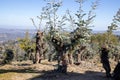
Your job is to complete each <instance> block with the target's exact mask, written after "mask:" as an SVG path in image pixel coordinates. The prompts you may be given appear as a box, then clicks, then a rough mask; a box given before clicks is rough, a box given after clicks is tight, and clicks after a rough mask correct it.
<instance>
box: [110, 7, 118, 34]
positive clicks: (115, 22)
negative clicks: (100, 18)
mask: <svg viewBox="0 0 120 80" xmlns="http://www.w3.org/2000/svg"><path fill="white" fill-rule="evenodd" d="M119 26H120V9H119V10H118V11H117V13H116V15H115V16H114V19H113V22H112V23H111V25H110V26H108V32H112V31H113V30H117V29H118V27H119Z"/></svg>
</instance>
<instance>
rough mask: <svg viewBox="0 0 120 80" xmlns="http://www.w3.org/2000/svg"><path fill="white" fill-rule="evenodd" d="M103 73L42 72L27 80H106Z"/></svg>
mask: <svg viewBox="0 0 120 80" xmlns="http://www.w3.org/2000/svg"><path fill="white" fill-rule="evenodd" d="M104 75H105V74H104V73H101V72H94V71H86V72H85V73H75V72H68V73H67V74H64V73H58V72H55V71H44V72H43V74H41V75H39V76H36V77H34V78H31V79H29V80H108V79H107V78H106V77H105V76H104Z"/></svg>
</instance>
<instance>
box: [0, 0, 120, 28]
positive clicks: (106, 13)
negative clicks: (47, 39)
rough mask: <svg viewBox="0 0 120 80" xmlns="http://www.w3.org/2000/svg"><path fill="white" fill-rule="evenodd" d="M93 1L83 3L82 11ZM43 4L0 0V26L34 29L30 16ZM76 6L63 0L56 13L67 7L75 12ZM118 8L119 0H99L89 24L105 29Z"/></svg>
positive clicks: (39, 0) (40, 1)
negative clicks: (92, 19)
mask: <svg viewBox="0 0 120 80" xmlns="http://www.w3.org/2000/svg"><path fill="white" fill-rule="evenodd" d="M94 1H95V0H87V1H86V2H85V4H83V8H84V11H88V10H90V5H91V3H92V2H94ZM45 4H46V3H45V2H44V0H0V28H12V29H35V27H33V24H32V21H31V20H30V18H34V19H35V20H36V16H39V15H40V14H41V10H42V7H44V6H45ZM78 8H79V4H78V3H76V2H75V0H63V5H62V7H60V9H59V12H58V14H59V16H62V15H63V14H64V13H65V12H66V10H68V9H69V10H70V12H71V13H73V14H75V13H76V11H77V10H78ZM118 9H120V0H99V5H98V7H97V9H96V10H95V13H96V17H95V19H94V21H93V23H92V24H91V25H93V26H94V27H93V28H92V29H93V30H106V29H107V26H109V25H110V24H111V22H112V19H113V16H115V14H116V12H117V11H118Z"/></svg>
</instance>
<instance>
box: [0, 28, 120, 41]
mask: <svg viewBox="0 0 120 80" xmlns="http://www.w3.org/2000/svg"><path fill="white" fill-rule="evenodd" d="M26 31H29V35H30V37H31V38H32V37H34V36H35V32H36V30H34V29H30V30H25V29H5V28H0V42H3V41H7V40H16V39H17V38H23V37H24V36H25V33H26ZM104 32H105V31H93V33H94V34H96V33H104ZM114 34H115V35H118V36H120V31H115V32H114Z"/></svg>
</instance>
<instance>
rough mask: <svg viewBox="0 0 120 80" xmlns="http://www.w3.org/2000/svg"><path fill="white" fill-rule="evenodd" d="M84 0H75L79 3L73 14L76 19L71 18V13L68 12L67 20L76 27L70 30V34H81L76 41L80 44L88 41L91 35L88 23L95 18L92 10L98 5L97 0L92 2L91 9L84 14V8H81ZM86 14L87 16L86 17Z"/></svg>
mask: <svg viewBox="0 0 120 80" xmlns="http://www.w3.org/2000/svg"><path fill="white" fill-rule="evenodd" d="M85 1H86V0H77V1H76V2H77V3H78V4H79V9H78V11H77V13H76V14H75V16H76V18H77V19H76V20H75V19H73V17H72V16H71V14H70V13H69V12H68V15H69V16H68V19H67V20H68V21H69V22H70V23H71V24H73V25H72V27H76V29H74V31H73V32H72V36H78V35H79V36H81V37H80V38H79V40H78V41H77V42H79V43H80V44H85V43H89V42H90V37H91V29H90V27H91V26H90V24H91V23H92V21H93V19H94V18H95V16H96V14H95V13H94V10H95V9H96V7H97V5H98V1H96V2H94V3H92V6H91V9H90V11H89V12H88V14H86V13H85V12H84V10H83V9H82V7H83V4H84V2H85ZM86 16H87V18H86Z"/></svg>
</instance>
